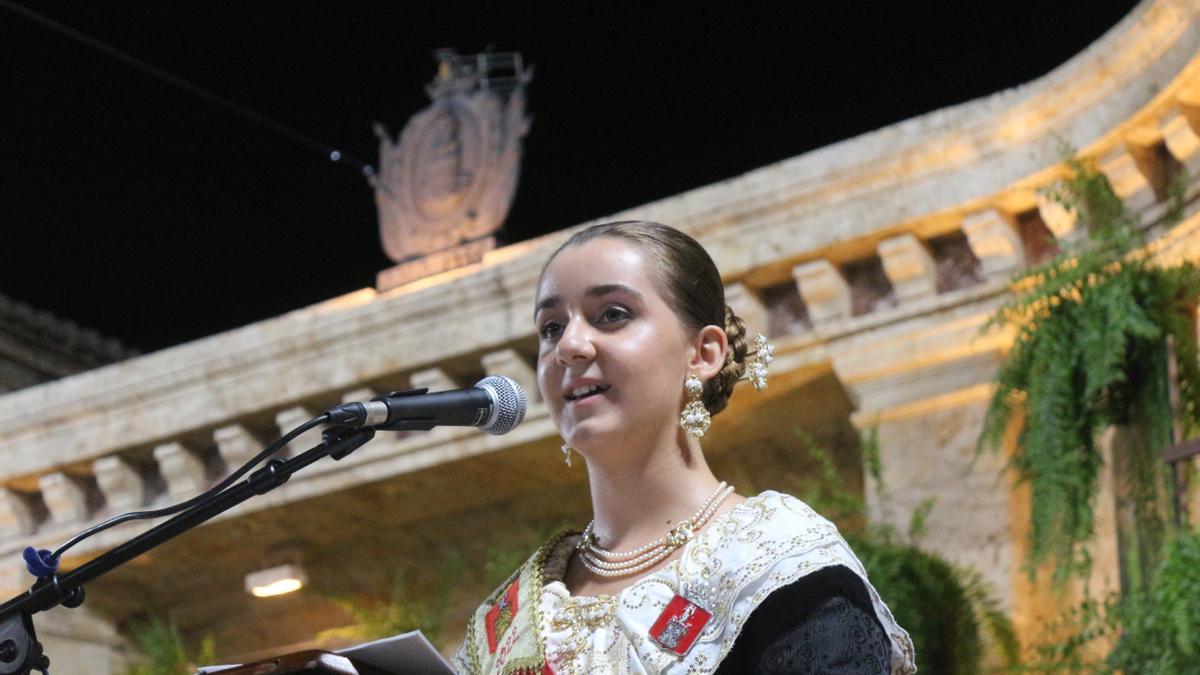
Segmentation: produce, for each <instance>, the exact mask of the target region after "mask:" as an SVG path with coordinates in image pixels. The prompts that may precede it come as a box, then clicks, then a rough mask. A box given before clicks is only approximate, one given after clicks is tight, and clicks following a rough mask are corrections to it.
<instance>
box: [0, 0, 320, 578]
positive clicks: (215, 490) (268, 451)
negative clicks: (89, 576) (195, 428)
mask: <svg viewBox="0 0 1200 675" xmlns="http://www.w3.org/2000/svg"><path fill="white" fill-rule="evenodd" d="M0 1H3V0H0ZM328 418H329V416H328V414H322V415H318V416H316V417H314V418H312V419H311V420H309V421H307V422H305V423H304V424H301V425H300V426H298V427H296V428H295V429H292V430H291V431H289V432H288V433H286V434H284V435H283V436H281V437H280V438H279V439H278V440H277V441H275V442H274V443H271V444H270V445H268V446H267V447H265V448H263V449H262V451H261V452H259V453H258V454H257V455H255V456H254V457H253V458H252V459H250V461H248V462H246V463H245V464H243V465H242V467H241V468H240V469H238V470H237V471H234V472H233V473H231V474H229V475H228V476H226V477H225V479H224V480H222V481H221V482H220V483H217V484H216V485H214V486H212V487H211V488H209V489H207V490H205V491H204V492H201V493H200V494H198V495H196V496H195V497H192V498H191V499H188V500H186V501H182V502H179V503H178V504H172V505H171V506H166V507H163V508H161V509H154V510H152V511H131V512H129V513H122V514H121V515H119V516H113V517H112V518H109V519H108V520H106V521H104V522H102V523H97V524H96V525H93V526H91V527H89V528H87V529H86V530H84V531H82V532H80V533H79V534H77V535H75V536H74V537H71V538H70V539H68V540H67V541H66V543H64V544H63V545H62V546H59V547H58V549H57V550H55V551H54V552H53V553H51V554H50V556H49V557H50V559H51V560H50V561H49V562H48V564H50V565H52V566H54V567H57V561H58V559H59V558H61V557H62V554H63V553H66V552H67V549H69V548H71V547H72V546H74V545H75V544H78V543H79V542H81V541H83V540H84V539H87V538H88V537H90V536H92V535H94V534H99V533H100V532H103V531H104V530H107V529H108V528H110V527H114V526H116V525H120V524H121V523H124V522H128V521H130V520H145V519H147V518H161V517H162V516H169V515H171V514H173V513H178V512H179V511H182V510H184V509H186V508H189V507H191V506H194V505H195V504H198V503H200V502H201V501H203V500H205V499H208V498H209V497H213V496H216V495H217V494H219V493H220V492H221V491H222V490H224V489H225V488H227V487H229V486H230V485H232V484H233V482H234V481H236V480H237V479H239V478H241V477H242V476H243V475H245V473H246V472H247V471H249V470H250V469H252V468H253V467H254V466H255V465H257V464H258V463H259V462H261V461H263V460H264V459H266V458H267V457H269V456H271V455H272V454H274V453H275V452H276V451H278V450H279V449H280V448H282V447H283V446H284V445H286V444H288V443H289V442H291V441H292V439H294V438H296V437H297V436H299V435H300V434H302V433H304V432H306V431H308V430H309V429H312V428H313V427H316V426H317V425H320V424H323V423H324V422H326V421H328ZM43 561H45V556H43Z"/></svg>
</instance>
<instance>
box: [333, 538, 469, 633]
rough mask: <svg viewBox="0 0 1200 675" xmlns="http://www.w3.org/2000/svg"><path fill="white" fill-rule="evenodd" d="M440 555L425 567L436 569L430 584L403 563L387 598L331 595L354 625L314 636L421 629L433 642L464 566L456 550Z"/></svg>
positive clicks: (393, 577)
mask: <svg viewBox="0 0 1200 675" xmlns="http://www.w3.org/2000/svg"><path fill="white" fill-rule="evenodd" d="M440 557H441V559H440V560H439V561H438V564H437V565H435V566H432V567H429V568H428V569H436V570H438V572H439V574H438V576H437V579H436V580H435V581H434V583H432V584H430V583H425V582H426V581H427V580H423V579H419V578H418V576H417V574H416V573H415V572H416V569H415V568H414V567H413V566H404V565H402V566H399V567H397V568H396V570H395V572H394V573H393V574H392V586H391V593H390V594H389V596H388V597H387V598H377V597H370V596H352V597H351V596H337V597H332V598H331V600H333V602H335V603H337V604H338V605H339V606H340V607H342V609H344V610H345V611H346V612H347V613H349V614H350V615H351V616H353V617H354V625H353V626H350V627H348V628H335V629H332V630H328V631H323V632H322V633H320V634H319V635H318V636H317V639H318V640H330V639H352V640H359V641H364V640H375V639H378V638H383V637H388V636H390V635H396V634H399V633H407V632H408V631H413V630H417V629H420V630H421V631H422V632H423V633H424V634H425V635H426V637H428V638H429V639H430V640H431V641H433V642H436V641H437V640H438V639H439V638H440V637H441V632H442V629H443V628H444V627H445V609H446V607H447V606H448V605H449V604H450V599H451V596H452V595H453V592H454V588H455V585H456V584H457V583H458V580H459V579H460V578H461V576H462V568H463V562H462V558H461V556H460V555H459V554H457V553H456V552H453V551H444V552H442V554H441V556H440ZM424 562H426V563H428V562H429V561H424Z"/></svg>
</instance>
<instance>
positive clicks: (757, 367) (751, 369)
mask: <svg viewBox="0 0 1200 675" xmlns="http://www.w3.org/2000/svg"><path fill="white" fill-rule="evenodd" d="M746 356H749V357H752V358H751V359H750V362H749V363H748V364H746V374H745V378H746V379H747V380H750V384H751V385H752V386H753V387H754V389H755V390H756V391H762V390H763V389H766V388H767V370H768V369H769V368H768V367H769V366H770V364H771V362H772V361H774V360H775V345H773V344H771V343H769V342H767V336H765V335H763V334H761V333H760V334H759V335H758V337H756V338H754V351H752V352H750V353H749V354H747V355H746Z"/></svg>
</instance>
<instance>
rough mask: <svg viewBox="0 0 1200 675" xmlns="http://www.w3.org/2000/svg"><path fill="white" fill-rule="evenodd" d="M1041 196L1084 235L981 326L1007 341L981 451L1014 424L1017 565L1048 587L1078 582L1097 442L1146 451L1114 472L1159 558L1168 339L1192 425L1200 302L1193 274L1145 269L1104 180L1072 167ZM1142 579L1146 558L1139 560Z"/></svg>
mask: <svg viewBox="0 0 1200 675" xmlns="http://www.w3.org/2000/svg"><path fill="white" fill-rule="evenodd" d="M1066 165H1067V166H1066V168H1067V177H1066V178H1065V179H1064V180H1063V181H1062V182H1061V184H1060V186H1059V188H1058V189H1056V190H1055V191H1052V192H1051V193H1050V196H1051V198H1053V199H1055V200H1057V201H1058V202H1059V203H1061V204H1062V205H1063V206H1064V207H1066V208H1067V209H1068V210H1070V211H1073V212H1074V213H1075V215H1076V217H1077V220H1078V222H1079V224H1080V226H1081V227H1085V228H1086V231H1087V237H1086V239H1084V240H1083V241H1081V242H1080V243H1079V244H1077V245H1075V246H1072V247H1069V248H1068V249H1067V250H1064V251H1063V252H1061V253H1060V254H1059V255H1057V256H1056V257H1054V258H1053V259H1052V260H1050V261H1048V262H1046V263H1044V264H1042V265H1038V266H1035V267H1032V268H1030V269H1028V270H1026V271H1024V272H1023V273H1021V274H1020V275H1019V276H1018V277H1017V278H1016V280H1015V283H1014V289H1015V290H1014V294H1013V296H1012V298H1011V299H1010V300H1009V301H1008V302H1007V303H1005V304H1004V305H1003V306H1002V307H1001V308H1000V309H999V310H997V312H996V313H995V315H994V316H993V317H992V318H991V320H990V321H989V322H988V324H987V326H988V327H995V326H1007V327H1011V328H1013V329H1015V333H1016V337H1015V340H1014V342H1013V345H1012V350H1011V351H1010V353H1009V354H1008V356H1007V358H1006V360H1005V361H1004V363H1003V364H1002V365H1001V367H1000V369H999V373H998V375H997V380H996V391H995V394H994V396H993V398H992V400H991V403H990V406H989V408H988V411H987V416H986V418H985V422H984V428H983V432H982V434H981V436H980V446H981V447H983V446H992V447H996V446H999V444H1000V442H1001V440H1002V438H1003V436H1004V435H1005V433H1006V431H1007V430H1008V429H1009V427H1010V424H1012V423H1013V422H1014V421H1015V420H1018V419H1020V420H1023V425H1022V427H1021V430H1020V436H1019V439H1018V443H1017V447H1016V450H1015V453H1014V454H1013V456H1012V458H1011V466H1012V467H1013V468H1014V469H1015V470H1016V472H1017V474H1018V475H1019V476H1020V478H1022V479H1023V480H1026V481H1028V482H1029V484H1030V486H1031V489H1032V493H1033V494H1032V505H1031V506H1032V523H1031V534H1030V556H1029V562H1030V563H1031V567H1032V566H1036V565H1038V564H1040V563H1042V562H1045V561H1048V560H1049V561H1053V563H1054V570H1055V574H1054V576H1055V580H1056V581H1058V582H1060V583H1061V582H1062V581H1064V580H1065V579H1066V578H1067V577H1068V576H1070V575H1072V574H1074V573H1083V572H1085V571H1086V570H1087V568H1088V566H1089V562H1090V561H1089V559H1088V557H1087V555H1086V551H1085V549H1084V548H1083V546H1082V544H1083V543H1084V542H1086V541H1088V540H1089V539H1090V538H1091V537H1092V535H1093V526H1094V521H1095V517H1094V513H1093V505H1094V499H1095V495H1096V492H1097V485H1098V479H1099V475H1100V470H1101V467H1102V465H1103V459H1102V457H1101V454H1100V448H1099V447H1098V438H1099V435H1100V434H1101V433H1102V432H1103V431H1104V430H1105V429H1106V428H1108V427H1109V426H1111V425H1114V424H1118V425H1132V426H1134V427H1136V428H1138V429H1139V430H1140V431H1141V433H1142V437H1143V439H1144V442H1143V443H1141V444H1138V445H1139V447H1134V448H1131V449H1130V450H1129V451H1128V456H1126V457H1123V458H1122V460H1123V464H1124V465H1125V466H1127V467H1129V469H1128V471H1127V472H1126V475H1125V476H1124V477H1123V478H1124V479H1125V480H1127V481H1129V486H1130V488H1129V491H1130V493H1131V495H1132V497H1133V502H1134V518H1135V521H1136V523H1137V528H1136V529H1137V531H1138V533H1139V536H1145V537H1148V538H1150V539H1154V540H1156V541H1157V542H1158V545H1157V546H1154V545H1152V546H1148V547H1139V548H1142V549H1144V550H1156V549H1157V548H1160V547H1161V543H1162V540H1163V539H1162V532H1163V529H1164V527H1165V523H1164V522H1163V519H1162V517H1161V513H1162V510H1163V509H1162V505H1161V504H1160V503H1159V497H1158V495H1159V492H1160V490H1159V487H1160V486H1159V485H1158V484H1156V476H1157V475H1160V474H1161V473H1162V471H1161V468H1160V466H1159V465H1160V464H1161V460H1159V459H1158V457H1157V454H1158V453H1159V452H1160V451H1161V450H1162V449H1164V448H1165V447H1166V446H1167V445H1168V444H1170V443H1171V441H1172V412H1171V404H1170V400H1169V399H1170V396H1169V390H1168V379H1167V377H1168V374H1167V370H1168V351H1167V343H1168V338H1171V339H1172V340H1173V342H1174V345H1175V351H1176V356H1177V363H1178V373H1177V382H1178V388H1179V392H1180V398H1181V406H1180V411H1179V412H1180V414H1181V415H1182V417H1183V422H1184V424H1185V427H1187V428H1195V427H1196V426H1197V423H1198V422H1200V367H1198V365H1197V348H1196V339H1195V334H1194V328H1193V325H1192V321H1191V312H1190V308H1191V307H1192V305H1193V303H1194V300H1195V298H1196V297H1197V295H1198V294H1200V269H1197V267H1196V266H1195V265H1193V264H1191V263H1183V264H1180V265H1177V266H1173V267H1161V266H1158V265H1155V264H1154V263H1153V261H1152V260H1151V259H1150V257H1149V254H1148V253H1146V249H1145V228H1144V227H1143V226H1142V223H1141V222H1140V217H1139V216H1138V214H1136V213H1134V212H1132V211H1131V210H1130V209H1128V208H1127V207H1126V206H1125V204H1124V203H1123V202H1122V201H1121V199H1120V198H1119V197H1118V196H1117V195H1116V193H1115V192H1114V191H1113V189H1112V186H1111V185H1110V184H1109V182H1108V180H1107V178H1106V177H1105V176H1104V175H1103V174H1102V173H1100V172H1099V171H1098V170H1097V169H1096V168H1095V166H1094V165H1092V164H1090V163H1088V162H1086V161H1084V160H1081V159H1077V158H1071V159H1068V160H1067V162H1066ZM1185 183H1186V181H1185V179H1184V177H1183V176H1180V178H1179V179H1178V180H1176V181H1174V183H1173V187H1172V189H1171V190H1170V193H1171V196H1170V199H1169V202H1168V208H1167V209H1166V211H1165V213H1164V215H1163V216H1162V218H1161V221H1160V223H1158V224H1161V225H1163V226H1166V227H1169V226H1171V225H1174V224H1175V223H1177V222H1178V221H1179V219H1180V216H1181V214H1182V207H1183V186H1184V185H1185ZM1142 562H1143V563H1144V564H1145V565H1146V566H1147V569H1149V567H1152V565H1153V561H1152V560H1145V561H1142Z"/></svg>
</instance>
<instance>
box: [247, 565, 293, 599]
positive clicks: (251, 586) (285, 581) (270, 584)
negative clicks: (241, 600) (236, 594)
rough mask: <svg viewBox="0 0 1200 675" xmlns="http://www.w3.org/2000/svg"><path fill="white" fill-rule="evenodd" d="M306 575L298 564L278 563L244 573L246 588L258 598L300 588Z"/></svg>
mask: <svg viewBox="0 0 1200 675" xmlns="http://www.w3.org/2000/svg"><path fill="white" fill-rule="evenodd" d="M307 582H308V576H307V575H306V574H305V573H304V570H302V569H300V567H299V566H298V565H280V566H278V567H272V568H269V569H265V570H259V571H258V572H251V573H250V574H247V575H246V590H247V591H249V592H250V593H251V594H252V595H254V596H255V597H259V598H269V597H271V596H274V595H283V594H284V593H291V592H292V591H297V590H300V589H301V588H303V587H304V584H305V583H307Z"/></svg>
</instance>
